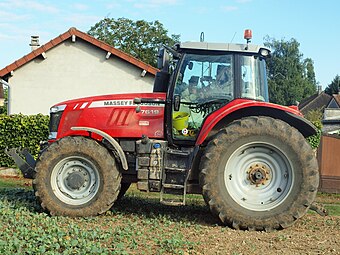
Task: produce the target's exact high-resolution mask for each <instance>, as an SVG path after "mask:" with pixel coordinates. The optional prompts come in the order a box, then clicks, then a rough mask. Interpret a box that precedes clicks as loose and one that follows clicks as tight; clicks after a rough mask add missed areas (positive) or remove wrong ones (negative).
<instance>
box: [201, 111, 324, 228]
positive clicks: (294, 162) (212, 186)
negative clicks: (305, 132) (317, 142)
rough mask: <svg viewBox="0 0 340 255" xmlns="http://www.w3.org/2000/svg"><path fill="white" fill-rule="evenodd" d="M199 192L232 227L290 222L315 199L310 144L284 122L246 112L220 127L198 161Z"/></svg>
mask: <svg viewBox="0 0 340 255" xmlns="http://www.w3.org/2000/svg"><path fill="white" fill-rule="evenodd" d="M200 170H201V172H200V184H201V187H202V190H203V197H204V199H205V201H206V203H207V204H208V205H209V207H210V209H211V211H212V212H213V214H215V215H217V216H218V217H219V218H220V219H221V221H222V222H223V223H224V224H226V225H228V226H231V227H233V228H235V229H248V230H267V231H270V230H273V229H282V228H286V227H288V226H290V225H292V224H293V223H294V222H295V221H296V220H297V219H299V218H300V217H302V216H303V215H304V214H305V213H306V212H307V210H308V208H309V206H310V205H311V203H312V202H313V201H314V199H315V196H316V192H317V188H318V184H319V173H318V165H317V161H316V158H315V156H314V153H313V151H312V149H311V147H310V145H309V144H308V143H307V142H306V140H305V139H304V137H303V136H302V135H301V134H300V133H299V132H298V131H297V130H296V129H295V128H293V127H291V126H289V125H288V124H287V123H285V122H283V121H281V120H277V119H273V118H270V117H247V118H244V119H241V120H238V121H235V122H233V123H232V124H230V125H229V126H227V127H226V128H225V129H223V130H221V131H220V132H219V133H218V134H217V135H216V137H214V139H213V140H211V141H210V142H209V144H208V145H207V147H206V149H205V152H204V155H203V157H202V160H201V164H200Z"/></svg>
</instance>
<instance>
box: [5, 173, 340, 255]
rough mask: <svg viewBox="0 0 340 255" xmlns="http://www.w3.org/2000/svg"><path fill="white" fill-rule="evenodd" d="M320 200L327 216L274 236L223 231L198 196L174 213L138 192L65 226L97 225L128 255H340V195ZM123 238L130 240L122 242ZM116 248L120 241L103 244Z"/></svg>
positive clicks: (16, 182)
mask: <svg viewBox="0 0 340 255" xmlns="http://www.w3.org/2000/svg"><path fill="white" fill-rule="evenodd" d="M10 179H11V178H10ZM1 180H2V181H4V182H5V183H6V187H8V188H11V187H13V186H12V184H13V185H19V186H21V187H26V188H27V189H28V191H27V192H26V193H25V192H24V193H23V196H29V197H30V196H33V195H32V194H31V191H29V190H30V187H27V186H30V180H29V181H27V180H25V179H14V181H13V183H10V185H9V184H8V182H10V180H9V179H3V178H0V181H1ZM140 194H142V195H140ZM14 199H17V197H15V198H14ZM33 200H34V197H33ZM317 201H318V202H319V203H323V204H325V205H326V208H328V209H329V215H328V216H320V215H318V214H316V213H315V212H312V211H310V212H308V213H307V215H305V216H304V217H303V218H302V219H300V220H298V221H297V222H296V223H295V224H294V225H293V226H292V227H290V228H287V229H284V230H281V231H274V232H270V233H267V232H252V231H251V232H250V231H242V230H234V229H231V228H228V227H224V226H221V225H220V224H219V222H218V220H216V219H215V218H213V216H212V215H211V214H210V212H209V210H208V209H207V208H206V206H205V204H204V202H203V200H202V199H201V198H200V197H199V198H194V199H191V200H190V201H189V205H188V206H186V207H177V208H176V207H175V208H174V207H171V206H164V205H160V204H159V202H158V201H157V199H156V198H155V194H151V195H149V194H146V193H141V192H139V191H136V190H134V189H132V190H130V189H129V191H128V192H127V195H126V198H123V200H122V201H121V202H120V203H119V204H118V205H117V206H115V209H114V211H113V212H112V213H110V214H105V215H103V216H100V217H95V218H94V219H91V220H84V221H85V222H82V221H81V220H75V219H65V221H67V222H69V223H71V222H73V221H74V223H76V224H77V226H78V225H81V224H84V228H91V227H90V225H89V224H90V222H93V226H98V227H99V228H100V229H102V231H107V229H110V232H109V236H115V235H119V240H120V241H121V244H122V245H123V247H125V248H124V252H125V253H124V254H185V255H188V254H198V255H200V254H208V255H209V254H232V255H237V254H239V255H241V254H282V255H283V254H340V195H327V194H319V195H318V197H317ZM32 203H33V202H32ZM190 204H191V205H190ZM34 214H39V212H38V211H37V212H35V213H34ZM46 219H47V220H49V218H48V217H47V218H46ZM117 230H119V232H116V231H117ZM155 231H156V232H155ZM118 233H119V234H118ZM122 233H125V235H126V236H125V237H124V236H123V237H122ZM117 237H118V236H117ZM131 240H134V242H135V247H136V248H134V249H132V248H129V247H131ZM116 244H117V240H116V241H114V242H108V241H105V242H103V244H102V245H103V246H107V247H110V245H113V246H115V245H116ZM114 250H115V248H112V251H114ZM110 254H111V253H110ZM112 254H118V253H112ZM122 254H123V253H122Z"/></svg>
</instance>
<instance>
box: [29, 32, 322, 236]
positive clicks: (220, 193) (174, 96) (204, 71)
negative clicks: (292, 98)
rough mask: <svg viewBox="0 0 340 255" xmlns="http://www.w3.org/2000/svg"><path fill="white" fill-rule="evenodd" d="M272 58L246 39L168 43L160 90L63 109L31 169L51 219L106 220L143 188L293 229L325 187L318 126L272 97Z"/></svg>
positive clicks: (249, 223)
mask: <svg viewBox="0 0 340 255" xmlns="http://www.w3.org/2000/svg"><path fill="white" fill-rule="evenodd" d="M247 39H249V38H247ZM269 56H270V51H269V49H267V48H265V47H261V46H256V45H252V44H249V42H248V41H247V43H246V44H225V43H207V42H195V43H193V42H187V43H181V44H177V45H175V46H174V47H173V48H170V47H167V46H164V47H163V48H162V49H160V51H159V55H158V67H159V69H160V70H161V71H160V72H158V73H157V75H156V79H155V84H154V92H153V93H134V94H117V95H105V96H95V97H88V98H81V99H75V100H70V101H66V102H62V103H59V104H56V105H55V106H53V107H52V108H51V110H50V136H49V141H48V145H47V146H45V148H44V149H43V151H42V153H41V155H40V156H39V158H38V160H37V162H36V164H35V163H31V165H32V169H34V172H33V173H32V172H31V173H28V174H31V175H32V178H33V179H34V180H33V188H34V190H35V195H36V196H37V198H38V200H39V201H40V202H41V206H42V207H43V208H44V209H45V210H47V211H48V212H49V213H50V214H51V215H67V216H73V217H76V216H91V215H98V214H101V213H104V212H105V211H107V210H109V209H110V208H111V207H112V205H113V204H114V203H115V201H116V200H117V199H119V198H120V197H122V196H123V195H124V193H125V192H126V190H127V189H128V188H129V186H130V184H131V183H137V188H138V189H139V190H141V191H147V192H159V193H160V201H161V202H162V203H166V204H173V205H184V204H185V197H186V194H188V193H199V194H203V197H204V200H205V201H206V203H207V205H208V206H209V207H210V210H211V212H212V213H213V214H214V215H216V216H218V217H219V218H220V220H221V221H222V222H223V223H224V224H225V225H228V226H231V227H233V228H235V229H249V230H272V229H282V228H286V227H288V226H290V225H291V224H293V223H294V222H295V220H297V219H299V218H300V217H302V216H303V215H304V214H305V213H306V212H307V210H308V208H309V207H310V205H311V204H312V202H313V201H314V198H315V196H316V192H317V189H318V183H319V172H318V164H317V160H316V158H315V155H314V152H313V150H312V149H311V147H310V145H309V144H308V142H307V141H306V139H305V138H306V137H309V136H311V135H314V134H315V133H316V131H315V128H314V127H313V126H312V125H311V124H310V123H309V122H308V121H307V120H305V119H304V118H303V117H302V115H301V113H300V112H299V111H298V110H297V107H296V106H292V107H285V106H280V105H276V104H272V103H269V102H268V101H269V99H268V86H267V79H266V64H265V60H266V58H268V57H269ZM26 174H27V173H26ZM167 194H172V195H170V196H169V195H167Z"/></svg>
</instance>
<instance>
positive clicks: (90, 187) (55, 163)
mask: <svg viewBox="0 0 340 255" xmlns="http://www.w3.org/2000/svg"><path fill="white" fill-rule="evenodd" d="M120 183H121V173H120V172H119V170H118V168H117V166H116V162H115V159H114V157H113V156H112V155H111V154H110V152H109V151H108V150H107V149H106V148H105V147H104V146H102V145H100V144H99V143H98V142H96V141H94V140H91V139H89V138H85V137H65V138H63V139H61V140H59V141H57V142H55V143H53V144H51V145H50V146H49V147H48V148H47V149H46V150H45V151H44V152H43V153H42V155H41V156H40V158H39V160H38V161H37V164H36V173H35V178H34V180H33V188H34V190H35V195H36V196H37V198H38V200H39V201H40V202H41V206H42V207H43V209H45V210H46V211H48V212H50V214H51V215H64V216H71V217H78V216H94V215H98V214H101V213H104V212H105V211H107V210H108V209H110V208H111V206H112V205H113V203H114V202H115V201H116V199H117V196H118V194H119V190H120Z"/></svg>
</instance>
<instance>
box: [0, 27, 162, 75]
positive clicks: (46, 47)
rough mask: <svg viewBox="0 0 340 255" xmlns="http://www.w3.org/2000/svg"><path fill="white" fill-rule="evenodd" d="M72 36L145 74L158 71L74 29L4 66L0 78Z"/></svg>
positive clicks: (154, 73)
mask: <svg viewBox="0 0 340 255" xmlns="http://www.w3.org/2000/svg"><path fill="white" fill-rule="evenodd" d="M72 35H75V36H76V37H79V38H81V39H83V40H84V41H87V42H89V43H91V44H93V45H95V46H97V47H99V48H101V49H103V50H105V51H108V52H111V54H113V55H115V56H117V57H119V58H121V59H123V60H125V61H127V62H129V63H131V64H133V65H135V66H137V67H139V68H141V69H143V70H146V71H147V72H149V73H151V74H153V75H156V72H157V71H158V69H156V68H154V67H153V66H151V65H148V64H146V63H144V62H143V61H141V60H139V59H137V58H135V57H133V56H131V55H129V54H127V53H125V52H123V51H121V50H118V49H116V48H114V47H112V46H111V45H109V44H107V43H104V42H102V41H99V40H97V39H96V38H94V37H92V36H90V35H88V34H86V33H84V32H81V31H79V30H77V29H76V28H74V27H73V28H70V29H69V30H68V31H66V32H65V33H63V34H61V35H59V36H58V37H56V38H54V39H53V40H51V41H49V42H47V43H46V44H44V45H42V46H41V47H39V48H38V49H36V50H34V51H32V52H30V53H29V54H27V55H25V56H23V57H22V58H20V59H18V60H16V61H15V62H13V63H12V64H9V65H8V66H6V67H5V68H3V69H1V70H0V77H3V76H5V75H7V74H9V73H10V72H11V71H14V70H15V69H17V68H19V67H21V66H23V65H24V64H26V63H27V62H29V61H31V60H32V59H34V58H36V57H37V56H39V55H41V54H42V53H43V52H46V51H48V50H49V49H51V48H53V47H55V46H57V45H58V44H60V43H62V42H64V41H65V40H67V39H69V38H70V37H71V36H72Z"/></svg>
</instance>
